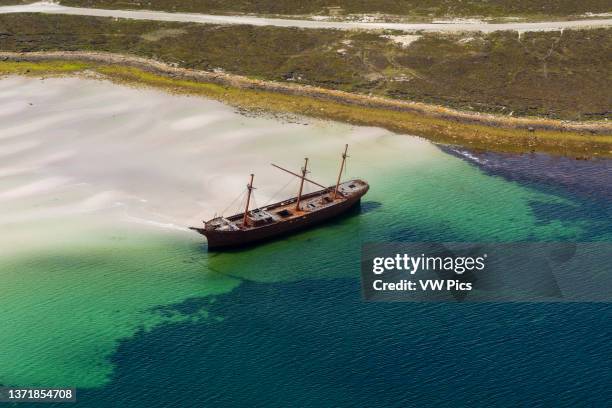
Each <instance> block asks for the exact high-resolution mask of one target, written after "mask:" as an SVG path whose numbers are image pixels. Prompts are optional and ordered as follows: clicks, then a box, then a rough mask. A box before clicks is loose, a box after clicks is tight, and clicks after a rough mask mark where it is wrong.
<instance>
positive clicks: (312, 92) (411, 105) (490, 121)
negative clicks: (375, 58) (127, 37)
mask: <svg viewBox="0 0 612 408" xmlns="http://www.w3.org/2000/svg"><path fill="white" fill-rule="evenodd" d="M2 59H4V60H12V61H45V60H56V59H62V60H87V61H93V62H101V63H108V64H121V65H127V66H134V67H137V68H141V69H145V70H151V71H153V72H155V73H160V74H164V75H168V76H171V77H173V78H178V79H189V80H195V81H200V82H212V83H216V84H220V85H227V86H232V87H236V88H247V89H261V90H267V91H273V92H279V93H284V94H288V95H300V96H308V97H313V98H318V99H324V100H330V101H334V102H341V103H346V104H355V105H359V106H366V107H372V108H380V109H390V110H396V111H405V112H413V113H418V114H423V115H429V116H433V117H438V118H442V119H446V120H455V121H459V122H464V123H479V124H483V125H486V126H495V127H507V128H514V129H528V128H530V127H531V128H533V129H543V130H560V131H571V132H589V133H597V134H606V135H608V134H609V135H612V124H609V123H606V122H571V121H561V120H553V119H542V118H520V117H517V118H514V117H504V116H500V115H492V114H486V113H476V112H464V111H459V110H455V109H450V108H446V107H442V106H437V105H429V104H425V103H421V102H409V101H399V100H392V99H387V98H382V97H376V96H367V95H359V94H353V93H349V92H343V91H336V90H330V89H324V88H319V87H313V86H309V85H298V84H284V83H278V82H271V81H262V80H256V79H250V78H247V77H244V76H240V75H233V74H227V73H218V72H207V71H198V70H192V69H187V68H178V67H175V66H171V65H169V64H166V63H163V62H159V61H155V60H152V59H146V58H141V57H136V56H128V55H120V54H112V53H106V52H89V51H72V52H68V51H53V52H29V53H14V52H0V60H2Z"/></svg>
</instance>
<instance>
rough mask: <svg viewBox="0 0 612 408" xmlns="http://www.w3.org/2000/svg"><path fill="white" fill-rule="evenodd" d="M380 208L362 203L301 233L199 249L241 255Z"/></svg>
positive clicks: (377, 205) (378, 203) (371, 203)
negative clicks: (232, 245)
mask: <svg viewBox="0 0 612 408" xmlns="http://www.w3.org/2000/svg"><path fill="white" fill-rule="evenodd" d="M380 207H382V203H380V202H378V201H364V202H362V203H360V204H358V205H355V206H354V207H352V208H350V209H349V210H347V211H346V212H344V213H342V214H340V215H338V216H337V217H335V218H333V219H331V220H328V221H325V222H323V223H321V224H318V225H315V226H312V227H310V228H307V229H305V230H302V231H298V232H295V233H290V234H286V235H281V236H277V237H273V238H269V239H266V240H264V241H260V242H256V243H253V244H247V245H242V246H240V247H237V248H225V249H208V245H207V244H206V243H204V244H203V245H201V246H200V248H201V250H202V251H204V252H208V253H209V254H210V255H212V256H214V255H218V254H222V253H241V252H245V251H249V250H253V249H255V248H258V247H262V246H264V245H268V244H271V243H274V242H280V241H286V240H287V239H288V238H291V237H299V236H300V235H302V234H305V233H309V232H311V231H317V230H319V231H322V230H323V229H325V228H329V227H334V226H336V227H337V226H341V225H342V224H344V223H346V222H347V221H348V220H349V219H351V218H353V217H358V216H360V215H361V214H367V213H369V212H372V211H375V210H377V209H378V208H380Z"/></svg>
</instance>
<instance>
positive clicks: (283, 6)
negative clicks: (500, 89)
mask: <svg viewBox="0 0 612 408" xmlns="http://www.w3.org/2000/svg"><path fill="white" fill-rule="evenodd" d="M61 3H62V4H65V5H71V6H81V7H101V8H130V9H139V8H144V9H149V10H168V11H190V12H201V13H259V14H321V15H327V14H351V13H366V14H367V13H370V14H371V13H384V14H393V15H402V16H415V17H423V16H424V17H442V16H493V17H499V16H501V17H503V16H533V15H549V16H566V15H575V14H582V13H585V12H608V11H610V10H611V7H610V2H609V1H607V0H582V1H576V0H537V1H534V0H464V1H457V0H309V1H303V0H241V1H227V0H190V1H185V0H61Z"/></svg>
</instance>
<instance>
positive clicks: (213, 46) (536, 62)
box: [0, 14, 612, 120]
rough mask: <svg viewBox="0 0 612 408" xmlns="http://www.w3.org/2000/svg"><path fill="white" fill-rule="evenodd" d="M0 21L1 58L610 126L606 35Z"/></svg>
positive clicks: (609, 39) (609, 42)
mask: <svg viewBox="0 0 612 408" xmlns="http://www.w3.org/2000/svg"><path fill="white" fill-rule="evenodd" d="M388 34H390V33H372V32H368V33H365V32H352V31H348V32H347V31H337V30H310V29H297V28H280V27H253V26H215V25H201V24H188V23H164V22H153V21H133V20H114V19H107V18H96V17H82V16H60V15H57V16H55V15H37V14H9V15H0V50H4V51H48V50H58V51H66V50H68V51H72V50H97V51H110V52H116V53H129V54H134V55H138V56H143V57H148V58H155V59H159V60H162V61H164V62H168V63H175V64H177V65H179V66H181V67H186V68H194V69H199V70H209V71H210V70H215V69H222V70H224V71H226V72H228V73H233V74H240V75H244V76H248V77H251V78H259V79H265V80H273V81H281V82H283V81H292V82H296V83H302V84H310V85H316V86H320V87H325V88H329V89H338V90H344V91H350V92H357V93H363V94H374V95H380V96H386V97H391V98H397V99H402V100H414V101H421V102H427V103H434V104H440V105H445V106H449V107H452V108H458V109H462V110H474V111H482V112H493V113H503V114H510V113H512V115H514V116H521V115H529V116H543V117H549V118H557V119H571V120H589V119H604V118H611V117H612V112H611V111H610V106H612V96H611V94H610V92H609V89H611V88H612V76H611V75H610V73H611V72H612V60H611V59H610V58H609V56H610V55H611V54H612V31H610V30H606V29H598V30H586V31H567V30H566V31H564V32H563V33H559V32H541V33H524V34H523V35H522V36H521V37H520V38H519V36H518V35H517V33H516V32H498V33H493V34H488V35H485V34H470V36H469V37H466V36H465V35H464V36H462V35H441V34H426V35H423V36H421V37H420V38H419V39H418V40H417V41H415V42H413V43H412V44H410V45H409V46H408V47H402V45H401V44H399V43H397V42H395V41H393V40H392V39H389V38H386V37H385V35H388Z"/></svg>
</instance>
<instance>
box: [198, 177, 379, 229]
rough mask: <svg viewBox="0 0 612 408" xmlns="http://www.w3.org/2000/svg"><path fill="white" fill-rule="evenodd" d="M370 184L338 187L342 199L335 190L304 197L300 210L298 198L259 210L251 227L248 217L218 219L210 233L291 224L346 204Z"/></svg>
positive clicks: (359, 182) (210, 224)
mask: <svg viewBox="0 0 612 408" xmlns="http://www.w3.org/2000/svg"><path fill="white" fill-rule="evenodd" d="M367 187H368V184H367V183H366V182H365V181H363V180H358V179H357V180H350V181H346V182H343V183H341V184H340V185H339V186H338V191H339V194H338V197H337V198H336V199H335V200H333V199H332V197H333V194H334V188H335V186H331V187H328V188H326V189H322V190H318V191H315V192H312V193H309V194H304V195H302V199H301V201H300V209H299V210H297V209H296V208H295V204H296V202H297V197H292V198H290V199H287V200H284V201H280V202H277V203H274V204H270V205H267V206H264V207H259V208H255V209H253V210H251V211H249V212H248V215H247V225H246V226H244V225H243V219H244V213H240V214H235V215H232V216H230V217H225V218H224V217H217V218H214V219H212V220H209V221H206V222H205V225H206V229H207V230H217V231H238V230H249V229H255V228H259V227H263V226H267V225H272V224H275V223H278V222H284V221H290V220H292V219H296V218H299V217H302V216H304V215H306V214H309V213H313V212H316V211H319V210H322V209H324V208H327V207H331V206H334V205H337V204H340V203H342V202H343V201H346V200H348V199H350V197H352V196H353V195H355V194H359V193H360V192H361V191H362V190H363V189H366V188H367Z"/></svg>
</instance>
